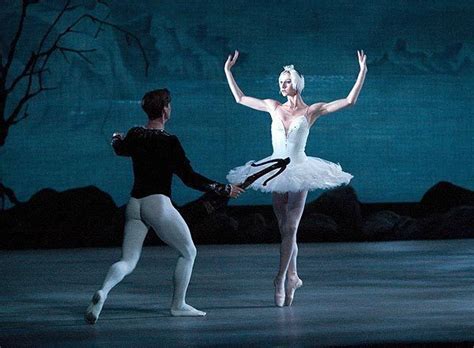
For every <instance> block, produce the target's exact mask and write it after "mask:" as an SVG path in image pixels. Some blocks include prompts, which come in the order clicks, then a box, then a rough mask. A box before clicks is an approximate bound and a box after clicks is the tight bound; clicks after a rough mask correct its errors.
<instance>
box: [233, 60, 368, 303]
mask: <svg viewBox="0 0 474 348" xmlns="http://www.w3.org/2000/svg"><path fill="white" fill-rule="evenodd" d="M357 56H358V59H359V66H360V72H359V76H358V77H357V80H356V82H355V84H354V87H353V88H352V90H351V91H350V93H349V94H348V96H347V97H346V98H344V99H339V100H335V101H333V102H329V103H325V102H319V103H315V104H311V105H307V104H306V103H305V102H304V101H303V98H302V97H301V92H302V91H303V88H304V77H303V76H302V75H301V74H299V73H298V72H297V71H296V70H295V69H294V67H293V65H288V66H285V67H284V70H283V71H282V72H281V74H280V76H279V79H278V82H279V87H280V93H281V94H282V95H283V96H284V97H286V98H287V101H286V102H285V103H283V104H281V103H280V102H278V101H276V100H273V99H263V100H262V99H257V98H253V97H249V96H247V95H245V94H244V93H243V92H242V91H241V90H240V88H239V86H238V85H237V83H236V82H235V79H234V77H233V75H232V72H231V68H232V67H233V66H234V65H235V63H236V61H237V58H238V57H239V52H238V51H235V53H234V55H233V57H232V55H229V57H228V58H227V61H226V62H225V65H224V72H225V75H226V78H227V82H228V84H229V87H230V90H231V91H232V94H233V96H234V98H235V101H236V102H237V103H239V104H242V105H245V106H247V107H250V108H252V109H255V110H259V111H265V112H267V113H269V114H270V117H271V120H272V123H271V134H272V146H273V154H272V155H271V156H270V157H267V158H264V159H262V160H261V161H266V160H269V159H272V158H286V157H290V159H291V162H290V164H289V165H288V167H287V169H286V170H285V171H284V172H283V173H282V174H281V175H279V176H278V177H276V178H275V179H273V180H271V181H270V182H269V183H268V184H267V185H266V186H264V185H263V182H264V181H265V179H266V178H268V176H270V175H271V173H270V174H268V175H266V176H263V177H261V178H260V179H259V180H257V181H255V182H254V183H253V184H252V185H251V186H250V187H251V188H253V189H256V190H261V191H263V192H272V201H273V210H274V212H275V215H276V217H277V221H278V226H279V229H280V234H281V246H280V266H279V269H278V273H277V276H276V278H275V279H274V286H275V305H276V306H278V307H282V306H283V305H285V306H291V304H292V302H293V297H294V293H295V290H296V289H297V288H299V287H301V286H302V285H303V282H302V280H301V279H300V278H299V277H298V273H297V269H296V258H297V255H298V246H297V244H296V233H297V230H298V225H299V222H300V220H301V216H302V215H303V210H304V205H305V201H306V196H307V193H308V190H315V189H327V188H331V187H336V186H339V185H342V184H348V183H349V181H350V180H351V179H352V175H351V174H349V173H346V172H344V171H342V169H341V167H340V166H339V165H338V164H335V163H332V162H329V161H326V160H323V159H320V158H317V157H307V156H306V154H305V152H304V150H305V146H306V140H307V138H308V135H309V129H310V128H311V126H312V125H313V124H314V122H315V121H316V120H317V119H318V118H319V117H320V116H322V115H326V114H329V113H331V112H335V111H338V110H341V109H343V108H345V107H348V106H350V105H354V104H355V103H356V101H357V97H358V96H359V93H360V90H361V88H362V85H363V83H364V79H365V75H366V73H367V66H366V55H365V54H364V51H357ZM261 161H258V162H261ZM253 162H254V161H250V162H248V163H247V164H245V165H244V166H240V167H237V168H234V169H233V170H231V171H230V172H229V174H228V175H227V179H228V180H229V182H230V183H233V184H239V183H241V182H243V180H245V178H246V177H247V176H248V175H251V174H252V173H253V172H255V171H256V170H258V167H256V168H255V167H251V166H250V164H251V163H253Z"/></svg>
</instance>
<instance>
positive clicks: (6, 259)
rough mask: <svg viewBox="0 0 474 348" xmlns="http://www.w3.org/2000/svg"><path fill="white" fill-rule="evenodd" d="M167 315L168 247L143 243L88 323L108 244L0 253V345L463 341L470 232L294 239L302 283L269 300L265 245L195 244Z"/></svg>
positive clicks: (111, 256) (471, 258)
mask: <svg viewBox="0 0 474 348" xmlns="http://www.w3.org/2000/svg"><path fill="white" fill-rule="evenodd" d="M197 248H198V256H197V259H196V263H195V267H194V274H193V278H192V280H191V285H190V287H189V290H188V303H189V304H191V305H193V306H195V307H197V308H199V309H202V310H204V311H206V312H207V316H206V317H204V318H175V317H171V316H170V315H169V311H168V308H169V304H170V301H171V290H172V282H171V279H172V272H173V268H174V264H175V261H176V254H175V253H174V252H173V251H172V250H171V249H170V248H169V247H145V248H144V251H143V254H142V258H141V260H140V262H139V264H138V266H137V269H136V270H135V272H134V273H132V274H131V275H130V276H129V277H128V278H126V279H125V280H124V281H123V282H122V283H121V284H120V285H119V286H118V287H116V288H115V289H114V290H112V292H111V293H110V294H109V298H108V301H107V302H106V304H105V306H104V309H103V312H102V315H101V317H100V319H99V321H98V322H97V323H96V324H95V325H93V326H91V325H88V324H86V323H85V322H84V320H83V313H84V310H85V309H86V307H87V305H88V302H89V300H90V298H91V296H92V294H93V293H94V291H95V290H96V289H97V288H98V287H99V285H100V284H101V283H102V280H103V277H104V276H105V273H106V272H107V270H108V267H109V266H110V265H111V264H112V263H113V262H114V261H116V260H118V258H119V257H120V249H118V248H112V249H71V250H29V251H0V262H1V274H2V280H1V286H0V301H1V306H0V346H1V347H2V348H3V347H10V346H35V347H37V346H81V347H87V346H94V347H105V346H157V347H169V346H182V347H184V346H218V345H222V346H239V345H254V346H318V345H332V346H338V345H359V344H377V345H378V344H384V343H391V344H398V343H417V342H425V343H426V342H474V240H451V241H416V242H383V243H340V244H301V245H300V252H299V255H300V257H299V274H300V277H301V278H302V279H303V281H304V286H303V287H302V288H301V289H299V290H298V291H297V293H296V297H295V301H294V303H293V306H292V307H289V308H288V307H285V308H277V307H275V306H274V305H273V285H272V280H273V277H274V276H275V273H276V269H277V266H278V248H279V246H278V245H277V244H264V245H206V246H202V245H198V246H197Z"/></svg>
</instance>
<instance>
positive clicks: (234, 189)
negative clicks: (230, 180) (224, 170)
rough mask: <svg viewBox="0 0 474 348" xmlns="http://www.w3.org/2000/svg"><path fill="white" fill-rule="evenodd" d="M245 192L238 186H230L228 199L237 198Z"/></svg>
mask: <svg viewBox="0 0 474 348" xmlns="http://www.w3.org/2000/svg"><path fill="white" fill-rule="evenodd" d="M243 192H245V190H244V189H243V188H241V187H239V186H235V185H230V193H229V197H231V198H237V197H239V195H240V194H241V193H243Z"/></svg>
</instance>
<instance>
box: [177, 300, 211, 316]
mask: <svg viewBox="0 0 474 348" xmlns="http://www.w3.org/2000/svg"><path fill="white" fill-rule="evenodd" d="M171 315H172V316H173V317H203V316H205V315H206V312H203V311H200V310H198V309H196V308H194V307H193V306H190V305H188V304H186V303H185V304H184V305H183V306H181V307H177V308H171Z"/></svg>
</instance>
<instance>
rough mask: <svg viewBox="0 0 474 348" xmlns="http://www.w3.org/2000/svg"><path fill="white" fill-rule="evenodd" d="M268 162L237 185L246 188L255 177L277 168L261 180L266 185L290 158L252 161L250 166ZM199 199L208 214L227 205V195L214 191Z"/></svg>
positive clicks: (283, 168)
mask: <svg viewBox="0 0 474 348" xmlns="http://www.w3.org/2000/svg"><path fill="white" fill-rule="evenodd" d="M269 163H273V164H272V165H271V166H268V167H266V168H264V169H262V170H260V171H258V172H256V173H254V174H252V175H250V176H248V177H247V178H246V179H245V180H244V182H243V183H241V184H238V185H237V186H239V187H241V188H243V189H246V188H247V187H249V186H250V185H252V184H253V183H254V182H255V181H256V180H257V179H259V178H261V177H262V176H264V175H266V174H268V173H270V172H272V171H274V170H277V169H278V172H276V173H275V174H273V175H272V176H271V177H269V178H268V179H266V180H265V181H264V182H263V184H262V185H263V186H266V185H267V183H268V182H269V181H270V180H272V179H274V178H275V177H277V176H278V175H280V174H281V173H283V171H284V170H285V169H286V167H287V166H288V164H289V163H290V158H289V157H287V158H285V159H282V158H276V159H272V160H269V161H265V162H262V163H252V164H251V166H252V167H260V166H263V165H265V164H269ZM199 201H201V202H202V204H203V205H204V207H205V209H206V211H207V213H208V214H211V213H212V212H214V211H216V210H218V209H220V208H222V207H224V206H226V205H227V202H228V201H229V197H225V196H220V195H218V194H216V193H214V192H208V193H206V194H204V195H203V196H202V197H201V198H200V199H199Z"/></svg>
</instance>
